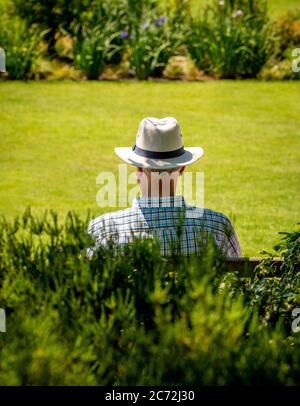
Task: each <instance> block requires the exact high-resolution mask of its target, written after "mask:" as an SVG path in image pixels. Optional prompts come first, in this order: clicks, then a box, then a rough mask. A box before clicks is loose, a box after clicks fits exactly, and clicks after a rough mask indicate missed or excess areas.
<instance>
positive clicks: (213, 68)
mask: <svg viewBox="0 0 300 406" xmlns="http://www.w3.org/2000/svg"><path fill="white" fill-rule="evenodd" d="M187 46H188V51H189V53H190V55H191V57H192V58H193V59H194V61H195V63H196V65H197V66H198V68H200V69H202V70H204V71H205V72H207V73H214V74H217V75H219V76H220V77H223V78H237V77H242V78H249V77H256V76H257V74H258V73H259V71H260V70H261V68H262V67H263V65H264V64H265V63H266V61H267V60H268V58H269V56H270V54H271V48H272V41H271V38H270V30H269V25H268V16H267V9H266V3H265V2H264V1H263V2H262V1H258V0H230V1H229V0H224V1H222V0H221V1H216V2H215V3H214V5H212V6H208V7H207V8H206V9H205V11H204V13H203V14H202V15H200V16H197V17H195V18H192V19H191V23H190V30H189V31H188V34H187Z"/></svg>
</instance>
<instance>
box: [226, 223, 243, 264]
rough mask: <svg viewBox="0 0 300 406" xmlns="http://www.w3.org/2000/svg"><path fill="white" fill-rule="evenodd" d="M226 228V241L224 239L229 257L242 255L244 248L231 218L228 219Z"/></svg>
mask: <svg viewBox="0 0 300 406" xmlns="http://www.w3.org/2000/svg"><path fill="white" fill-rule="evenodd" d="M226 220H227V221H226V229H225V233H224V234H225V235H224V238H225V241H224V250H225V254H226V256H227V257H228V258H232V257H233V258H239V257H241V256H242V249H241V246H240V243H239V240H238V237H237V235H236V232H235V230H234V228H233V225H232V224H231V221H230V220H229V219H226Z"/></svg>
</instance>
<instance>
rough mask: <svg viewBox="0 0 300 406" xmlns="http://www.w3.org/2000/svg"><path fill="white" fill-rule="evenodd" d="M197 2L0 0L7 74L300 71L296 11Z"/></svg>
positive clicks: (261, 0)
mask: <svg viewBox="0 0 300 406" xmlns="http://www.w3.org/2000/svg"><path fill="white" fill-rule="evenodd" d="M197 4H198V6H199V7H195V5H196V3H195V2H193V1H192V0H165V1H160V0H144V1H142V2H141V1H139V0H71V1H65V0H51V1H49V2H44V1H42V0H35V1H34V0H29V1H27V2H23V1H20V0H10V1H6V2H2V3H0V27H1V29H0V45H1V46H2V47H3V48H5V50H6V52H7V61H8V62H7V66H8V69H7V74H6V76H4V77H6V78H9V79H12V80H15V79H23V80H24V79H51V78H52V79H53V78H54V79H61V78H68V79H90V80H97V79H104V78H109V79H120V78H124V77H125V78H132V77H134V78H138V79H140V80H145V79H148V78H149V77H156V78H157V77H159V78H161V77H164V78H168V79H205V78H207V76H209V77H213V78H217V79H219V78H226V79H227V78H232V79H241V78H259V79H267V80H272V79H279V80H282V79H286V80H287V79H293V80H295V79H299V78H300V76H299V73H296V72H293V71H292V69H291V63H292V50H293V49H294V48H297V46H298V43H299V37H300V11H299V9H296V8H292V9H291V11H290V12H289V13H288V14H287V13H284V14H285V16H282V15H281V14H280V15H279V16H278V15H277V13H276V12H274V10H272V9H271V11H270V10H269V9H268V7H267V1H266V0H224V1H223V0H222V1H218V0H214V1H213V0H212V1H210V2H207V3H206V2H200V3H197ZM286 7H287V8H286V10H287V9H288V7H289V5H287V6H286ZM174 58H175V59H174ZM176 58H177V59H176ZM178 58H179V59H178Z"/></svg>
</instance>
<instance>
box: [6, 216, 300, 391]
mask: <svg viewBox="0 0 300 406" xmlns="http://www.w3.org/2000/svg"><path fill="white" fill-rule="evenodd" d="M87 224H88V221H87V220H86V221H82V220H80V219H79V218H78V217H76V216H74V215H72V214H69V215H68V217H67V219H66V221H65V222H61V221H59V220H58V218H57V216H56V215H55V214H54V213H52V215H51V216H50V217H49V215H47V214H45V216H44V217H43V218H39V219H38V218H35V217H33V216H32V215H31V214H30V212H26V213H25V214H24V216H22V217H21V218H17V219H15V220H14V221H13V222H7V221H5V219H3V220H2V221H1V222H0V307H1V308H4V309H5V310H6V319H7V328H6V330H7V332H6V333H5V334H0V383H1V384H2V385H3V384H16V385H19V384H23V385H28V384H30V385H32V384H34V385H53V384H59V385H62V384H65V385H76V384H80V385H83V384H87V385H96V384H98V385H99V384H101V385H104V384H110V385H111V384H114V385H117V384H123V385H127V384H130V385H136V384H150V385H155V384H157V385H161V384H218V385H223V384H233V383H242V384H256V383H259V384H263V383H264V384H266V383H269V384H297V383H298V382H299V375H300V368H299V365H300V363H299V361H300V351H299V344H300V334H292V333H291V331H290V329H286V327H285V326H284V324H283V322H286V325H288V323H289V322H291V320H290V309H288V306H286V304H288V303H290V304H291V298H292V301H293V305H294V304H296V303H297V300H299V296H297V295H299V279H300V276H299V273H296V272H295V269H294V264H296V263H299V231H298V232H297V233H296V234H295V233H293V234H288V235H287V236H286V237H285V239H284V240H282V243H281V246H280V247H279V248H278V250H279V251H278V252H280V253H282V255H284V258H285V263H284V267H285V276H284V277H285V278H286V281H288V280H289V281H290V287H288V284H287V283H285V282H284V283H283V285H284V286H283V289H282V290H281V284H280V283H279V282H274V283H276V284H277V289H273V288H272V289H269V287H268V284H267V282H266V283H265V284H263V283H261V284H259V281H260V282H262V281H264V279H263V274H262V272H263V269H262V270H261V271H260V272H259V273H258V274H257V277H256V278H255V279H254V280H253V281H252V282H251V281H249V280H241V279H238V278H237V277H236V276H235V275H225V276H224V274H223V273H222V262H221V259H220V258H218V257H217V256H216V255H215V254H214V251H213V248H210V249H207V250H206V251H204V252H202V255H201V256H195V257H190V258H186V257H178V256H174V257H173V258H168V259H167V258H162V257H161V256H160V253H159V247H158V245H157V243H156V242H155V241H148V240H144V241H137V242H136V243H132V244H130V245H128V246H126V247H124V250H123V251H116V250H115V247H113V246H111V247H108V248H102V249H100V250H99V251H98V253H97V254H96V255H95V257H94V258H92V259H91V260H88V259H86V258H85V250H86V247H87V246H88V245H89V244H91V241H89V238H88V236H87V235H86V228H87ZM267 267H268V263H267V261H266V263H265V265H264V268H267ZM283 281H284V280H283V279H282V280H281V282H283ZM274 286H275V285H274ZM264 290H265V292H264ZM280 291H282V292H284V291H285V295H281V294H280V295H279V297H280V301H279V302H280V305H279V306H276V304H277V302H278V301H277V297H278V292H280ZM287 292H288V293H289V295H288V296H287V295H286V293H287ZM260 298H261V300H260ZM266 298H267V301H266ZM298 303H299V302H298ZM271 304H273V307H272V309H271V314H272V317H266V314H268V313H270V305H271ZM282 310H283V311H282ZM275 316H276V317H275Z"/></svg>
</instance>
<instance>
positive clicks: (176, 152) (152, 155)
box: [132, 145, 185, 159]
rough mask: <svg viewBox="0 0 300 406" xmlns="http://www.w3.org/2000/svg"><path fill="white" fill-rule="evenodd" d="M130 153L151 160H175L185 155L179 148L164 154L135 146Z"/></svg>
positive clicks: (182, 148) (182, 149) (181, 148)
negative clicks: (132, 152)
mask: <svg viewBox="0 0 300 406" xmlns="http://www.w3.org/2000/svg"><path fill="white" fill-rule="evenodd" d="M132 151H134V152H135V153H136V154H138V155H140V156H143V157H145V158H152V159H169V158H177V157H178V156H181V155H183V154H184V153H185V150H184V147H183V146H182V147H180V148H178V149H175V150H173V151H164V152H157V151H149V150H147V149H143V148H139V147H137V146H136V145H134V146H133V147H132Z"/></svg>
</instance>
